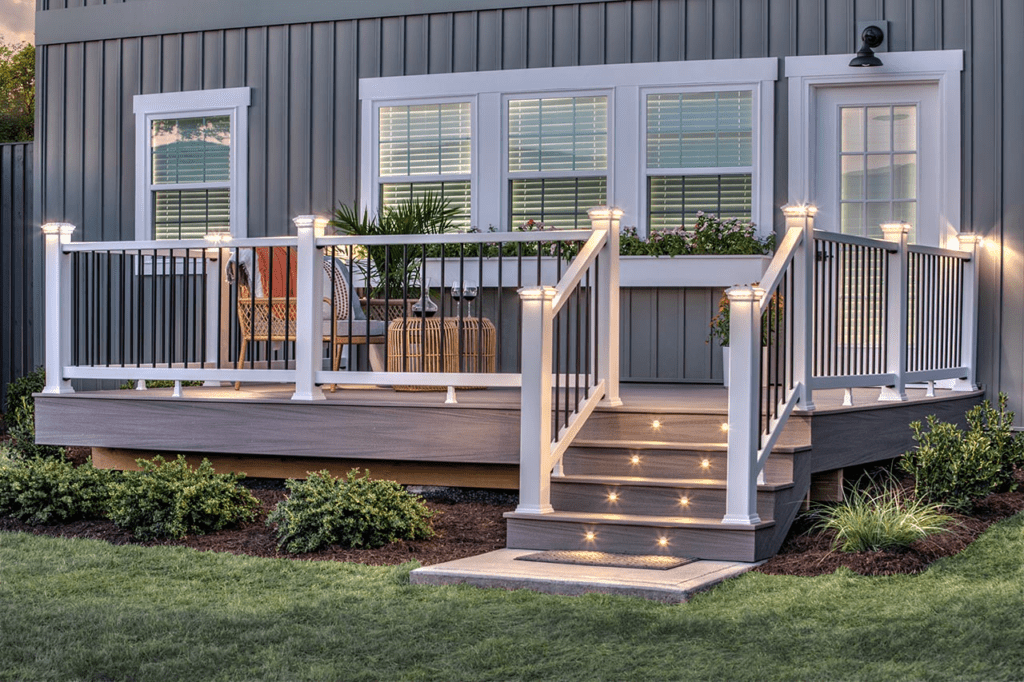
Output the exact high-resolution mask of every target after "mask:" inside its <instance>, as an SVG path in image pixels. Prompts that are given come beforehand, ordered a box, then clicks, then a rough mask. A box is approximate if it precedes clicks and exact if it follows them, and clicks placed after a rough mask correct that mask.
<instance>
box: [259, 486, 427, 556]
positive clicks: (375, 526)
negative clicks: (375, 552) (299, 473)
mask: <svg viewBox="0 0 1024 682" xmlns="http://www.w3.org/2000/svg"><path fill="white" fill-rule="evenodd" d="M358 473H359V470H358V469H353V470H352V471H350V472H349V473H348V476H347V477H345V478H335V477H333V476H331V474H330V472H329V471H326V470H325V471H320V472H316V473H310V475H309V478H307V479H306V480H304V481H296V480H288V481H287V482H286V483H285V485H286V486H287V487H288V492H289V494H288V498H287V499H286V500H284V501H283V502H281V503H280V504H278V505H277V507H275V508H274V511H272V512H271V513H270V515H269V516H268V517H267V525H272V524H275V523H276V524H277V539H278V543H277V546H278V547H279V548H280V549H284V550H287V551H288V552H291V553H293V554H298V553H302V552H313V551H316V550H318V549H323V548H324V547H329V546H331V545H341V546H343V547H355V548H359V547H381V546H383V545H385V544H387V543H390V542H394V541H396V540H423V539H426V538H429V537H431V536H432V535H433V534H434V530H433V529H432V528H431V527H430V517H431V516H433V515H434V512H432V511H431V510H430V509H428V508H427V506H426V505H425V504H424V503H423V501H422V500H421V499H420V498H418V497H416V496H415V495H411V494H409V493H408V492H407V491H406V490H405V489H404V488H403V487H402V486H400V485H399V484H398V483H396V482H395V481H382V480H371V479H370V472H369V471H367V472H366V475H365V476H363V477H362V478H359V477H358Z"/></svg>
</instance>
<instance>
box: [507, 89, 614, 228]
mask: <svg viewBox="0 0 1024 682" xmlns="http://www.w3.org/2000/svg"><path fill="white" fill-rule="evenodd" d="M507 111H508V183H509V197H510V201H509V202H508V203H509V223H510V224H511V225H512V226H518V225H522V224H524V223H526V222H527V221H530V220H534V221H539V222H541V223H543V224H545V225H549V226H553V227H559V228H576V227H587V226H589V220H588V218H587V209H588V208H591V207H593V206H601V205H604V204H605V202H606V200H607V199H606V197H607V193H608V97H607V96H606V95H590V96H580V97H536V98H530V99H518V98H516V99H509V100H508V107H507Z"/></svg>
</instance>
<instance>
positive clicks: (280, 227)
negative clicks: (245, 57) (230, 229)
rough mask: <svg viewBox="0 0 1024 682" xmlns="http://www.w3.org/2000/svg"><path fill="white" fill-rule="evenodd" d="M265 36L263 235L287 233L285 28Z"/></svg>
mask: <svg viewBox="0 0 1024 682" xmlns="http://www.w3.org/2000/svg"><path fill="white" fill-rule="evenodd" d="M267 32H268V36H267V82H266V88H267V137H266V141H265V142H264V144H266V146H267V159H266V166H267V194H266V197H267V204H266V207H265V208H264V209H263V210H264V211H266V221H267V222H266V236H275V235H282V234H288V219H289V217H290V216H289V215H288V207H289V201H288V170H289V169H288V154H289V148H290V146H291V145H290V144H289V142H288V132H289V130H290V128H289V121H288V95H289V88H288V74H289V63H288V56H289V49H288V27H287V26H271V27H270V28H269V29H268V30H267Z"/></svg>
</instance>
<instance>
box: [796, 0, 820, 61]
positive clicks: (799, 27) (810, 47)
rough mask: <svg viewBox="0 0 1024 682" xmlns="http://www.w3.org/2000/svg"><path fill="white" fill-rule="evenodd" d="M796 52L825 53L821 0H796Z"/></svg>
mask: <svg viewBox="0 0 1024 682" xmlns="http://www.w3.org/2000/svg"><path fill="white" fill-rule="evenodd" d="M798 3H799V4H798V6H797V9H796V14H797V21H796V23H795V25H794V28H795V29H796V53H797V54H824V53H825V8H824V5H823V4H822V2H821V0H798Z"/></svg>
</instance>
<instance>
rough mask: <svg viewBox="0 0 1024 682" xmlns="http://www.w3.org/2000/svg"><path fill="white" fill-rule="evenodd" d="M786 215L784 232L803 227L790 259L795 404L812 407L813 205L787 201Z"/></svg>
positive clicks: (802, 408) (816, 210)
mask: <svg viewBox="0 0 1024 682" xmlns="http://www.w3.org/2000/svg"><path fill="white" fill-rule="evenodd" d="M782 212H783V214H785V216H786V232H789V230H791V229H792V228H794V227H798V228H800V229H802V230H803V237H802V241H801V242H800V249H799V251H798V252H797V253H796V256H795V258H794V260H793V267H794V270H795V272H794V273H793V299H794V300H793V304H792V305H791V306H789V307H790V309H791V310H792V311H793V315H794V318H793V375H794V376H793V380H794V383H795V384H796V390H797V404H798V405H799V406H800V409H801V410H813V409H814V393H813V390H812V389H811V376H812V371H813V369H812V361H813V360H812V354H813V351H814V305H815V303H814V264H815V246H814V214H815V213H817V212H818V209H817V207H815V206H796V205H787V206H783V207H782Z"/></svg>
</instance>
